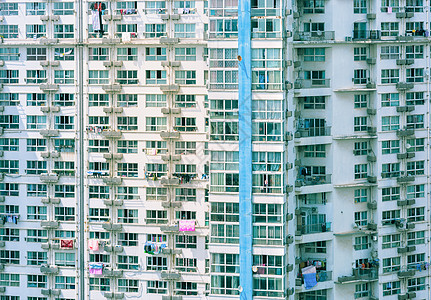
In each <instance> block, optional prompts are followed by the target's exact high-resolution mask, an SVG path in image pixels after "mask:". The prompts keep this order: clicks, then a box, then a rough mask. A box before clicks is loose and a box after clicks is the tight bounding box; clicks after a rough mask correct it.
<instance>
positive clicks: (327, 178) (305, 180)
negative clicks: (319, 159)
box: [295, 174, 331, 187]
mask: <svg viewBox="0 0 431 300" xmlns="http://www.w3.org/2000/svg"><path fill="white" fill-rule="evenodd" d="M298 177H299V179H298V180H296V182H295V185H296V186H297V187H301V186H310V185H320V184H329V183H331V174H325V175H305V176H304V175H299V176H298Z"/></svg>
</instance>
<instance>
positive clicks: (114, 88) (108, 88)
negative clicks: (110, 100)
mask: <svg viewBox="0 0 431 300" xmlns="http://www.w3.org/2000/svg"><path fill="white" fill-rule="evenodd" d="M121 88H122V87H121V84H106V85H102V89H103V90H104V91H105V92H107V93H118V92H121Z"/></svg>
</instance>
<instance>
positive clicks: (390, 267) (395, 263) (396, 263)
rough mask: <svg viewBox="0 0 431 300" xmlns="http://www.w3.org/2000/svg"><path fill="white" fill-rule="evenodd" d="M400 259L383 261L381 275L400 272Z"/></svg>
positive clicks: (393, 258)
mask: <svg viewBox="0 0 431 300" xmlns="http://www.w3.org/2000/svg"><path fill="white" fill-rule="evenodd" d="M400 265H401V257H399V256H398V257H389V258H384V259H383V273H389V272H396V271H399V270H400Z"/></svg>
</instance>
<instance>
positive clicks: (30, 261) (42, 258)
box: [27, 251, 48, 266]
mask: <svg viewBox="0 0 431 300" xmlns="http://www.w3.org/2000/svg"><path fill="white" fill-rule="evenodd" d="M47 261H48V253H47V252H34V251H28V252H27V265H29V266H40V265H43V264H46V263H47Z"/></svg>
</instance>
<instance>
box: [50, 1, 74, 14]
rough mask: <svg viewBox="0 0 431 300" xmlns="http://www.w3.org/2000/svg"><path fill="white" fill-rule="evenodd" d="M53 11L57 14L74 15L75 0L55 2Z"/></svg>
mask: <svg viewBox="0 0 431 300" xmlns="http://www.w3.org/2000/svg"><path fill="white" fill-rule="evenodd" d="M53 13H54V15H55V16H67V15H73V14H74V10H73V2H54V8H53Z"/></svg>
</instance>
